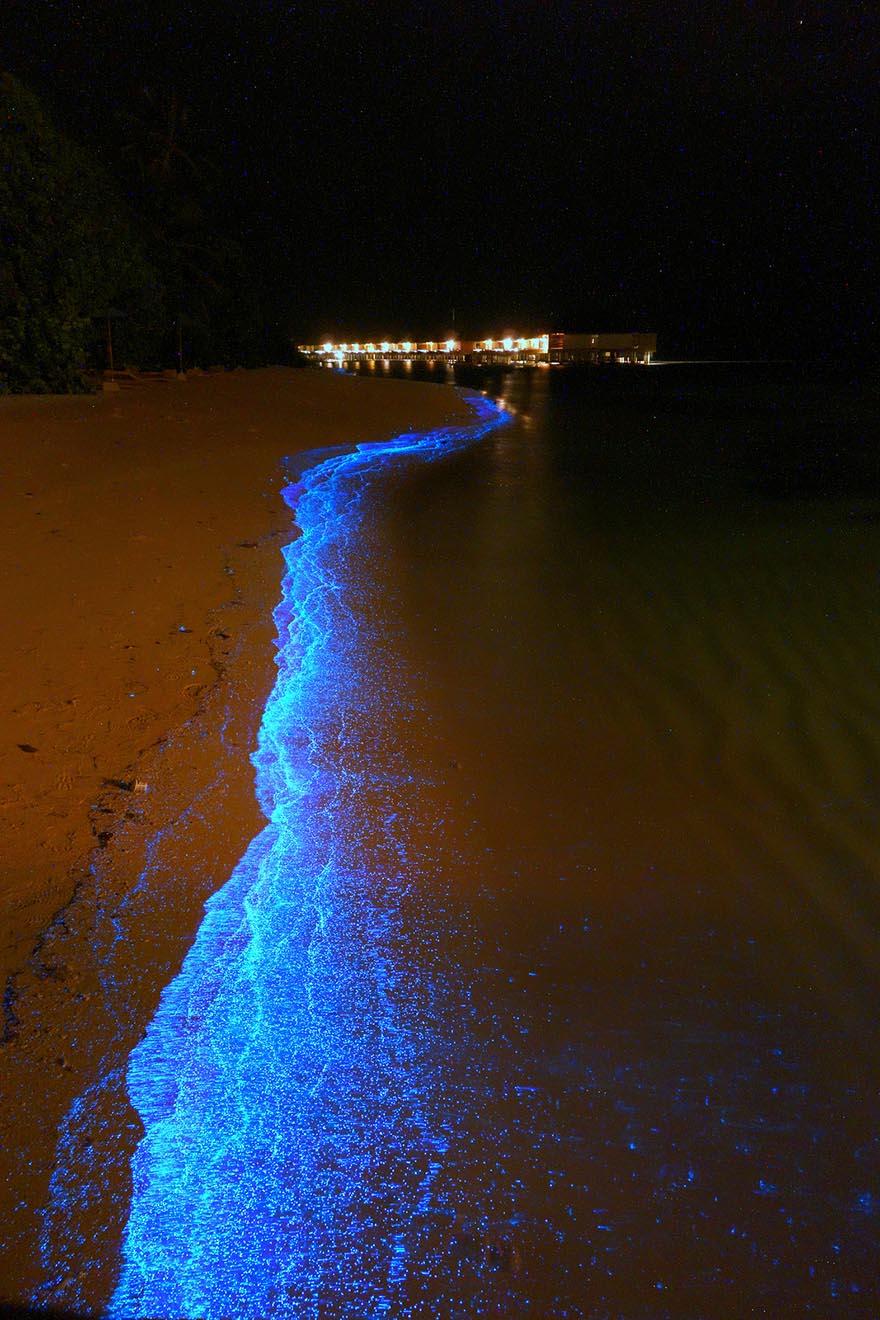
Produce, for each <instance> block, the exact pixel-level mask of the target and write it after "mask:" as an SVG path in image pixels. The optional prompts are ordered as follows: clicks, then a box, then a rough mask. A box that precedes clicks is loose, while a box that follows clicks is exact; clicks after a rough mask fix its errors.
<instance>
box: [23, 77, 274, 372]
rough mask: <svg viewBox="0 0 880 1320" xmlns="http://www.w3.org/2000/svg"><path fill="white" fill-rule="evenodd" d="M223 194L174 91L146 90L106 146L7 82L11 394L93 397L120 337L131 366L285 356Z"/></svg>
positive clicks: (125, 362) (124, 360)
mask: <svg viewBox="0 0 880 1320" xmlns="http://www.w3.org/2000/svg"><path fill="white" fill-rule="evenodd" d="M222 188H223V176H222V172H221V170H220V169H219V168H218V165H217V164H216V162H214V161H212V160H211V159H210V157H209V156H208V155H207V154H202V153H200V152H199V151H198V150H197V149H196V147H195V146H194V145H193V142H192V140H191V134H190V126H189V119H188V114H187V110H186V107H185V105H184V104H183V103H182V102H181V100H180V98H179V97H178V96H177V95H176V94H175V93H173V92H170V91H159V90H152V89H144V90H143V91H142V92H141V93H140V94H139V97H138V99H137V101H136V102H135V103H134V104H133V107H132V109H130V110H129V111H127V112H126V113H125V115H124V117H123V119H122V120H121V132H120V133H119V134H118V136H117V139H116V141H115V143H114V145H113V147H112V148H111V149H108V148H107V147H106V146H105V147H104V148H103V149H102V148H99V147H97V146H95V145H93V144H90V143H86V142H83V141H78V140H76V139H75V138H74V137H73V136H71V135H69V134H68V133H67V132H65V131H63V130H62V129H61V128H60V127H58V125H57V122H56V117H55V116H54V115H53V114H52V112H51V110H50V108H49V107H48V106H47V105H46V103H45V102H44V100H43V99H41V98H40V97H39V96H38V95H37V94H36V93H35V92H34V91H32V90H31V89H30V88H28V87H26V86H24V85H23V84H22V83H21V82H20V81H18V80H17V79H16V78H13V77H12V76H11V75H9V74H3V75H2V76H0V392H15V393H21V392H46V391H51V392H69V391H78V390H83V389H87V388H89V383H90V381H91V380H94V376H95V373H96V372H98V371H100V370H102V369H104V368H106V367H108V366H109V365H110V361H109V348H108V337H109V338H110V339H111V340H112V348H113V365H115V367H117V368H119V367H124V366H133V367H139V368H161V367H169V366H175V365H177V364H178V355H179V354H180V357H181V358H182V361H183V363H184V365H200V366H209V365H214V364H222V365H225V366H235V365H243V366H256V365H259V364H260V363H263V362H266V361H268V360H275V361H278V360H283V356H284V349H283V346H282V345H281V344H280V343H279V342H273V341H272V339H271V337H270V335H269V333H268V332H267V330H266V325H267V323H268V321H269V319H270V318H269V314H268V312H267V306H266V304H267V297H268V294H267V287H266V285H265V277H264V276H263V275H262V274H261V272H259V271H258V270H257V269H256V268H255V263H254V261H253V258H252V256H251V255H250V254H249V253H248V252H247V251H246V250H245V247H244V246H243V244H242V243H241V242H239V241H237V239H236V238H235V237H234V236H231V235H230V234H229V233H228V232H226V231H225V230H224V229H223V228H221V227H219V226H217V225H216V224H215V223H214V222H213V220H212V217H213V216H215V215H218V214H223V210H222V207H219V206H218V205H217V201H218V194H219V192H220V190H221V189H222Z"/></svg>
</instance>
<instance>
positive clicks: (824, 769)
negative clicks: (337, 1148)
mask: <svg viewBox="0 0 880 1320" xmlns="http://www.w3.org/2000/svg"><path fill="white" fill-rule="evenodd" d="M364 370H365V371H366V370H376V368H365V369H364ZM438 373H439V377H440V378H451V373H450V372H449V371H448V370H447V369H445V368H438ZM459 383H465V384H468V385H470V386H471V387H475V388H478V389H481V390H483V391H485V392H486V394H487V395H488V396H489V397H491V398H495V399H498V400H500V401H501V402H502V403H503V405H504V407H505V408H506V409H507V410H508V411H509V413H510V414H511V422H510V424H509V425H507V426H505V427H502V428H501V429H498V430H496V431H494V432H492V433H491V434H489V435H488V436H487V437H486V438H485V439H484V440H482V441H481V442H480V443H478V444H476V445H474V446H472V447H470V448H466V449H464V450H462V451H460V452H456V453H454V454H452V455H450V456H448V457H443V458H440V459H438V460H437V461H435V462H433V463H431V464H429V465H425V464H421V465H414V466H410V467H407V465H406V464H403V465H402V466H401V468H400V469H399V470H398V471H397V472H396V473H395V474H394V475H392V476H391V477H389V478H388V479H387V480H386V481H384V482H383V483H382V484H381V487H380V488H378V489H377V499H376V505H375V510H374V523H373V530H372V532H371V536H372V538H373V540H372V543H371V550H370V554H371V557H372V562H373V564H374V566H376V565H378V567H377V568H376V569H375V572H376V580H375V583H374V588H375V591H376V596H375V601H376V602H379V603H378V604H377V606H376V608H377V609H378V610H380V612H381V618H382V621H383V622H382V630H381V631H382V636H383V637H384V639H385V640H384V642H383V643H381V645H380V650H381V648H382V647H383V646H384V648H385V652H384V654H385V657H386V658H385V659H384V660H383V659H382V658H381V655H379V656H378V658H377V664H379V665H381V664H383V663H384V664H387V665H389V666H390V665H391V661H390V660H388V658H387V657H388V656H390V655H392V654H393V656H394V657H395V659H394V662H393V682H394V684H395V689H396V691H397V693H398V697H399V695H400V692H401V690H403V691H404V692H405V693H406V694H407V699H406V701H404V702H402V703H401V702H399V701H398V706H399V707H402V708H403V714H401V715H400V716H399V717H398V718H397V719H396V720H395V721H394V722H393V725H394V732H393V738H394V745H395V753H394V754H395V756H397V757H402V758H403V760H404V761H405V763H406V764H408V765H409V767H410V769H411V773H412V775H413V779H412V781H411V783H412V791H411V794H410V796H409V799H408V800H409V817H408V824H407V839H408V845H407V846H408V848H409V849H410V852H411V854H412V855H414V856H416V857H417V859H418V866H419V870H420V874H421V877H422V878H421V880H420V882H419V884H418V886H416V887H415V892H413V891H412V890H410V891H409V892H408V894H407V896H406V897H405V898H404V899H403V900H402V901H403V904H404V912H405V920H404V922H403V927H402V929H403V930H404V932H405V931H406V930H407V929H408V928H409V929H411V930H412V931H413V932H414V934H413V937H412V938H413V943H412V956H413V957H414V958H417V959H420V960H421V961H422V963H423V964H430V967H431V969H432V970H431V982H432V986H433V994H434V1000H433V1003H434V1007H433V1009H432V1013H433V1014H434V1016H433V1017H432V1019H431V1020H430V1021H427V1022H425V1023H424V1024H423V1025H424V1030H425V1033H426V1038H427V1039H433V1040H435V1041H436V1042H437V1048H438V1049H440V1050H441V1052H442V1056H443V1057H442V1084H441V1086H440V1092H441V1094H442V1100H440V1101H437V1102H436V1103H437V1105H438V1114H439V1115H440V1117H439V1120H438V1121H440V1122H441V1125H445V1129H444V1130H445V1131H446V1136H447V1138H448V1142H447V1145H446V1148H445V1152H444V1155H443V1158H442V1161H441V1162H440V1168H439V1170H438V1171H437V1174H436V1179H435V1182H434V1185H433V1191H432V1213H433V1214H434V1216H435V1220H434V1227H433V1228H432V1229H431V1232H432V1233H433V1234H434V1235H435V1237H436V1239H437V1240H438V1241H439V1240H441V1239H442V1242H443V1246H442V1250H441V1255H442V1261H443V1263H442V1266H441V1267H440V1268H439V1269H438V1268H437V1267H436V1263H435V1266H434V1267H432V1270H431V1271H430V1275H431V1277H430V1279H429V1278H428V1273H429V1271H427V1267H426V1270H425V1272H424V1275H423V1277H422V1280H421V1282H418V1279H417V1278H416V1277H415V1276H413V1278H414V1280H415V1281H411V1283H410V1285H409V1302H410V1304H411V1305H412V1307H413V1310H412V1312H411V1313H412V1314H418V1315H429V1314H433V1315H440V1314H443V1315H462V1316H466V1315H468V1316H469V1315H493V1316H495V1315H497V1316H510V1317H513V1316H520V1315H523V1316H525V1315H534V1316H540V1317H551V1316H552V1317H555V1316H581V1315H583V1316H594V1317H599V1316H615V1317H616V1316H620V1317H626V1318H627V1320H633V1318H635V1317H643V1316H644V1317H655V1316H656V1317H661V1316H672V1317H685V1316H686V1317H691V1316H694V1317H696V1316H704V1317H739V1316H751V1315H768V1316H775V1317H781V1316H799V1315H815V1316H821V1317H828V1316H833V1315H841V1316H862V1315H864V1316H874V1315H877V1314H880V1291H878V1254H877V1247H878V1226H880V1101H878V1079H880V1052H878V1046H880V1024H878V982H880V976H878V973H880V959H878V951H880V874H878V872H880V865H878V864H880V831H878V825H880V668H878V660H880V648H878V642H880V630H878V592H880V576H878V575H880V450H878V447H877V441H876V431H875V423H876V416H877V403H878V399H880V392H878V379H877V377H876V375H874V376H873V377H871V376H869V375H868V374H866V373H864V372H862V373H861V374H857V373H846V372H840V371H837V372H835V371H832V370H830V369H828V368H824V369H808V368H806V367H803V366H784V365H776V366H773V365H769V366H760V365H731V364H729V365H723V364H715V365H708V364H691V365H684V364H683V365H669V366H656V367H652V368H647V369H644V368H633V369H626V368H623V369H620V368H618V369H616V370H612V371H610V372H602V371H599V370H592V371H589V370H586V371H582V372H579V371H577V370H552V369H551V370H547V369H543V370H542V369H532V370H528V369H518V370H517V369H506V370H504V369H499V370H495V371H489V372H483V373H482V374H478V373H473V372H471V373H464V374H463V375H460V376H459ZM390 673H391V669H390V668H389V675H390ZM389 681H391V679H390V678H389ZM407 913H408V914H409V915H406V914H407ZM426 1258H427V1257H426ZM417 1275H418V1271H416V1276H417ZM400 1313H401V1314H404V1313H406V1314H409V1313H410V1311H404V1310H403V1309H401V1311H400Z"/></svg>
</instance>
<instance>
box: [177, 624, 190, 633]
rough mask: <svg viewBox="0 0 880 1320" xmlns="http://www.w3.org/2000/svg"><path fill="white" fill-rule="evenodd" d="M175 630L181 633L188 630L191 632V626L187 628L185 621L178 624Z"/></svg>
mask: <svg viewBox="0 0 880 1320" xmlns="http://www.w3.org/2000/svg"><path fill="white" fill-rule="evenodd" d="M177 631H178V632H182V633H188V632H192V628H187V626H186V624H185V623H181V624H179V625H178V628H177Z"/></svg>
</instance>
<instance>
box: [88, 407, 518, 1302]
mask: <svg viewBox="0 0 880 1320" xmlns="http://www.w3.org/2000/svg"><path fill="white" fill-rule="evenodd" d="M471 402H472V406H473V408H474V410H475V413H476V419H475V421H474V422H473V423H472V424H471V425H469V426H466V427H457V428H446V429H441V430H437V431H432V432H428V433H425V434H419V433H415V434H410V435H401V436H398V437H396V438H395V439H393V440H390V441H388V442H385V443H380V444H375V445H362V446H358V447H357V448H356V449H353V450H350V451H347V452H341V453H340V452H338V451H337V452H331V453H330V455H329V456H325V457H323V459H322V458H321V457H320V456H318V458H317V461H316V465H315V466H313V467H311V468H309V469H308V470H307V471H305V473H304V474H303V475H301V476H300V478H299V480H298V482H297V484H295V485H293V486H291V487H289V488H288V490H287V491H285V498H286V499H287V501H288V503H289V504H290V505H291V506H292V507H294V508H295V510H296V521H297V523H298V525H299V527H300V529H301V535H300V536H299V538H298V539H297V540H295V541H294V542H293V543H292V544H290V545H289V546H288V547H287V548H286V550H285V552H284V553H285V558H286V561H287V573H286V576H285V579H284V585H283V599H282V603H281V605H280V606H279V607H278V609H277V611H276V614H275V619H276V623H277V626H278V637H279V641H278V657H277V663H278V671H279V672H278V679H277V682H276V685H275V688H274V690H273V692H272V694H271V696H270V698H269V701H268V703H267V706H266V710H265V714H264V718H263V723H262V728H261V731H260V739H259V749H258V751H257V753H256V755H255V758H254V761H255V765H256V768H257V793H258V797H259V801H260V804H261V806H262V808H263V810H264V812H265V814H266V817H267V819H268V821H269V823H268V825H267V826H266V828H265V829H264V830H263V831H262V833H261V834H260V835H259V836H258V837H257V838H256V839H254V841H253V843H252V844H251V846H250V847H249V849H248V851H247V853H246V854H245V856H244V857H243V858H242V860H241V862H240V863H239V864H238V866H237V867H236V869H235V871H234V873H233V875H232V877H231V879H230V880H229V881H228V883H227V884H226V885H224V886H223V888H222V889H220V890H219V891H218V892H217V893H216V894H215V895H214V896H213V897H212V898H211V899H210V901H209V902H208V904H207V906H206V912H205V917H204V920H203V922H202V925H201V927H200V929H199V932H198V934H197V937H196V940H195V943H194V944H193V947H192V949H191V951H190V953H189V954H188V956H187V958H186V961H185V962H184V965H183V968H182V970H181V972H180V974H179V975H178V977H177V978H176V979H175V980H174V981H173V982H172V983H171V984H170V985H169V986H168V988H167V989H166V991H165V993H164V995H163V997H162V1002H161V1004H160V1007H159V1009H158V1011H157V1013H156V1016H155V1018H154V1019H153V1022H152V1023H151V1025H150V1027H149V1030H148V1031H147V1034H146V1036H145V1038H144V1040H143V1041H142V1042H141V1044H140V1045H139V1046H138V1047H137V1049H136V1050H135V1051H134V1052H133V1054H132V1056H131V1060H130V1064H129V1072H128V1086H129V1091H130V1094H131V1097H132V1100H133V1103H134V1105H135V1106H136V1108H137V1110H138V1112H139V1113H140V1115H141V1118H142V1120H143V1123H144V1128H145V1136H144V1138H143V1140H142V1142H141V1144H140V1146H139V1147H138V1150H137V1152H136V1154H135V1157H134V1160H133V1166H132V1174H133V1192H132V1202H131V1208H130V1215H129V1220H128V1226H127V1229H126V1233H125V1239H124V1245H123V1262H122V1269H121V1274H120V1279H119V1282H118V1285H117V1288H116V1292H115V1294H114V1297H113V1300H112V1303H111V1308H110V1314H111V1316H112V1317H115V1318H117V1320H122V1318H125V1320H130V1318H131V1317H136V1316H155V1317H195V1316H202V1317H205V1318H206V1320H218V1318H219V1317H222V1316H236V1317H257V1316H260V1317H269V1316H287V1315H290V1316H294V1315H295V1316H300V1315H302V1316H318V1315H331V1314H332V1315H352V1316H358V1317H367V1316H378V1315H385V1314H390V1313H394V1314H406V1309H405V1304H404V1303H403V1299H402V1292H401V1290H402V1289H403V1287H404V1285H405V1280H406V1274H407V1269H408V1248H407V1242H408V1234H409V1233H410V1225H411V1222H412V1221H413V1218H414V1217H417V1216H418V1215H419V1213H420V1212H424V1211H425V1209H426V1208H427V1206H428V1202H429V1198H430V1194H431V1183H432V1179H433V1178H434V1176H435V1174H436V1171H437V1169H438V1168H439V1167H440V1163H441V1161H442V1159H443V1154H444V1149H445V1140H444V1137H443V1134H442V1131H441V1130H440V1129H439V1127H438V1125H437V1123H436V1122H432V1119H431V1111H430V1106H429V1104H428V1102H427V1099H428V1096H429V1094H430V1089H431V1064H430V1062H429V1051H428V1043H426V1040H425V1036H426V1030H427V1029H426V1027H425V1024H424V1020H420V1019H422V1010H421V1009H419V1008H417V1007H416V1004H415V1001H413V999H412V998H411V997H410V995H409V994H408V981H409V978H410V976H411V975H412V973H411V971H410V969H408V967H407V966H406V960H405V959H403V958H401V957H400V956H399V954H398V953H397V952H396V949H397V945H396V943H395V937H396V935H397V934H398V931H397V926H396V917H397V912H396V904H395V894H397V893H399V890H400V886H401V885H405V884H406V876H405V868H402V869H401V872H400V873H399V874H394V875H392V874H387V873H386V874H384V875H380V876H377V875H376V874H375V873H372V872H371V871H370V869H369V868H368V866H367V865H366V864H365V865H363V866H359V865H358V864H357V858H358V856H361V857H363V856H366V852H364V853H361V854H358V852H357V850H356V849H355V850H352V848H351V847H350V845H349V843H348V842H344V841H343V840H344V838H345V836H346V835H349V836H350V834H351V831H352V829H356V802H357V792H358V772H354V773H353V772H352V769H351V767H350V766H349V765H348V764H347V762H346V757H345V752H344V749H345V745H346V728H347V725H348V723H349V721H355V722H356V721H357V718H358V711H359V709H360V708H362V706H363V703H364V701H365V700H368V696H367V695H365V693H364V692H363V691H362V690H361V689H360V687H359V682H358V674H359V665H358V656H359V654H360V653H361V652H362V650H363V638H362V636H361V633H360V629H359V626H358V620H357V616H356V615H355V614H353V613H352V610H351V602H350V600H349V598H348V587H349V585H350V582H351V578H352V572H351V570H352V568H353V567H354V566H356V563H357V533H358V528H359V525H360V523H361V517H362V513H363V496H364V494H365V492H366V490H367V489H368V487H369V486H370V485H371V484H372V482H373V481H374V480H375V478H376V477H378V476H381V474H382V472H383V470H385V469H387V466H388V465H389V464H393V463H394V462H395V460H398V459H399V458H400V457H401V456H403V455H417V456H423V457H425V458H431V457H434V456H440V455H444V454H447V453H449V452H451V451H453V450H455V449H457V448H462V447H464V446H466V445H468V444H471V443H473V441H475V440H477V439H479V438H480V437H481V436H482V435H484V434H485V433H486V432H488V431H489V430H490V429H492V428H493V427H495V426H497V425H499V423H500V422H502V421H503V420H505V415H504V414H503V413H502V412H500V411H499V410H498V409H497V408H496V407H495V405H494V404H492V403H490V402H489V401H488V400H485V399H480V398H474V399H473V400H471ZM401 824H402V825H403V826H404V827H405V822H401ZM395 828H396V827H395ZM353 858H354V859H355V860H354V862H353V860H352V859H353ZM416 1000H417V1001H418V1002H419V1003H421V1004H422V1008H423V1006H424V1001H423V998H422V999H421V1000H419V999H418V996H416Z"/></svg>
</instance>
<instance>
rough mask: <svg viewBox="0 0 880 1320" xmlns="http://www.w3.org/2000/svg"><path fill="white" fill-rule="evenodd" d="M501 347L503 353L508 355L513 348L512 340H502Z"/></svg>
mask: <svg viewBox="0 0 880 1320" xmlns="http://www.w3.org/2000/svg"><path fill="white" fill-rule="evenodd" d="M501 347H502V348H503V349H504V351H505V353H509V352H510V350H511V349H512V348H513V340H512V339H502V341H501Z"/></svg>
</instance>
